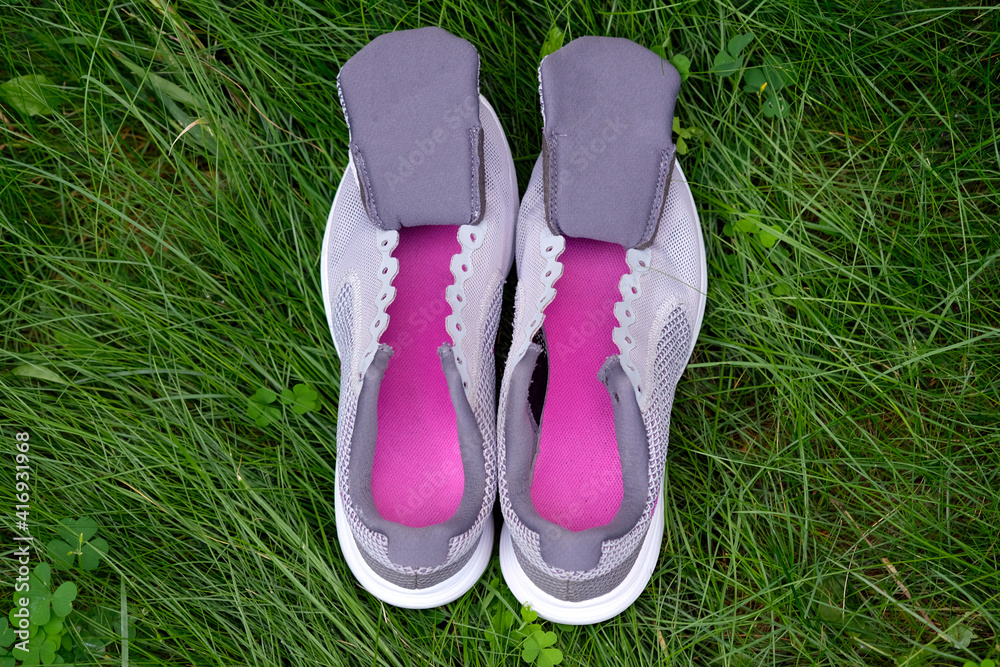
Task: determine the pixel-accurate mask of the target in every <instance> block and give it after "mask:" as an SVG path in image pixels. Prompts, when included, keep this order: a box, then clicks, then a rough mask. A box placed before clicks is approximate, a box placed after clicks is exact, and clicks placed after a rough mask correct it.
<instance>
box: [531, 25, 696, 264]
mask: <svg viewBox="0 0 1000 667" xmlns="http://www.w3.org/2000/svg"><path fill="white" fill-rule="evenodd" d="M539 81H540V84H541V98H542V116H543V118H544V122H545V129H544V146H543V164H544V170H545V171H544V176H545V215H546V219H547V220H548V223H549V227H551V228H552V230H553V232H554V233H557V234H564V235H566V236H576V237H581V238H588V239H594V240H597V241H607V242H612V243H620V244H621V245H623V246H625V247H626V248H635V247H642V246H645V245H646V244H648V243H649V242H650V241H652V239H653V237H654V236H655V234H656V228H657V225H658V223H659V219H660V214H661V212H662V209H663V201H664V198H665V194H666V191H667V187H668V185H669V182H670V176H671V171H672V168H673V161H674V144H673V141H672V140H671V136H670V133H671V127H672V123H673V116H674V103H675V102H676V100H677V92H678V90H679V88H680V81H681V80H680V75H679V74H678V73H677V70H675V69H674V67H673V65H671V64H670V63H668V62H667V61H666V60H664V59H662V58H660V57H659V56H658V55H656V54H655V53H653V52H652V51H650V50H649V49H646V48H645V47H642V46H639V45H638V44H636V43H635V42H631V41H629V40H627V39H618V38H614V37H581V38H579V39H575V40H573V41H572V42H570V43H569V44H568V45H566V46H564V47H563V48H561V49H559V50H558V51H556V52H555V53H553V54H551V55H550V56H548V57H546V58H545V59H544V60H543V61H542V64H541V66H540V67H539Z"/></svg>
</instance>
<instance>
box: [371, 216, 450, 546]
mask: <svg viewBox="0 0 1000 667" xmlns="http://www.w3.org/2000/svg"><path fill="white" fill-rule="evenodd" d="M457 234H458V229H457V228H456V227H454V226H452V225H429V226H425V227H410V228H403V229H401V230H400V231H399V245H398V246H397V247H396V250H395V251H394V252H393V257H395V258H397V259H398V260H399V274H398V275H397V276H396V278H395V280H393V282H392V284H393V286H394V287H395V288H396V298H395V299H394V300H393V302H392V303H391V304H390V305H389V308H388V309H387V310H386V312H387V313H388V314H389V326H388V328H387V329H386V330H385V332H384V333H383V334H382V342H383V343H385V344H387V345H389V346H391V347H392V348H393V350H394V354H393V356H392V358H391V359H390V360H389V366H388V369H387V370H386V373H385V377H384V378H383V380H382V387H381V389H380V390H379V395H378V437H377V439H376V442H375V464H374V468H373V469H372V494H373V495H374V497H375V508H376V509H377V510H378V512H379V514H380V515H382V517H383V518H385V519H388V520H390V521H395V522H397V523H401V524H403V525H405V526H413V527H420V526H429V525H432V524H436V523H441V522H442V521H446V520H448V519H449V518H451V516H452V515H453V514H454V513H455V510H456V509H458V505H459V503H460V502H461V500H462V491H463V489H464V487H465V472H464V470H463V469H462V457H461V453H460V451H459V447H458V432H457V430H456V421H455V409H454V407H453V406H452V402H451V394H450V393H449V392H448V383H447V381H446V380H445V376H444V371H443V370H442V369H441V358H440V357H439V356H438V352H437V350H438V348H439V347H440V346H441V344H442V343H450V342H451V338H450V336H449V335H448V332H447V329H446V328H445V322H444V320H445V318H446V317H447V316H448V315H450V314H451V307H450V306H449V305H448V302H447V300H446V299H445V289H446V288H447V287H448V286H449V285H451V284H452V283H453V282H454V281H455V279H454V276H452V274H451V270H450V269H449V268H448V267H449V263H450V261H451V257H452V255H454V254H455V253H458V252H460V251H461V244H460V243H459V242H458V236H457Z"/></svg>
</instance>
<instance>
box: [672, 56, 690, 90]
mask: <svg viewBox="0 0 1000 667" xmlns="http://www.w3.org/2000/svg"><path fill="white" fill-rule="evenodd" d="M670 64H671V65H673V66H674V67H675V68H677V73H678V74H680V75H681V83H683V82H685V81H687V80H688V77H690V76H691V61H690V60H689V59H688V57H687V56H685V55H684V54H683V53H675V54H674V57H673V58H671V59H670Z"/></svg>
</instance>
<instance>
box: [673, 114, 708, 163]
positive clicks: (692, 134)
mask: <svg viewBox="0 0 1000 667" xmlns="http://www.w3.org/2000/svg"><path fill="white" fill-rule="evenodd" d="M673 130H674V133H675V134H677V141H675V142H674V147H675V148H676V149H677V152H678V153H680V154H681V155H687V152H688V145H687V139H699V138H700V137H701V134H702V130H701V128H700V127H681V121H680V119H679V118H677V117H676V116H674V126H673Z"/></svg>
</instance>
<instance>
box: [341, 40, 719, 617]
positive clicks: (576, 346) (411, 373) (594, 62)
mask: <svg viewBox="0 0 1000 667" xmlns="http://www.w3.org/2000/svg"><path fill="white" fill-rule="evenodd" d="M538 75H539V92H540V96H541V110H542V118H543V123H544V132H543V137H544V138H543V145H542V151H541V155H540V156H539V157H538V160H537V162H536V163H535V167H534V170H533V172H532V175H531V181H530V182H529V184H528V189H527V192H526V193H525V195H524V198H523V200H522V201H521V202H520V206H518V204H519V202H518V192H517V179H516V176H515V172H514V163H513V160H512V158H511V153H510V149H509V147H508V145H507V140H506V138H505V136H504V132H503V129H502V127H501V126H500V122H499V120H498V119H497V116H496V114H495V113H494V111H493V109H492V107H491V106H490V104H489V103H488V102H487V101H486V99H485V98H484V97H482V95H480V94H479V56H478V54H477V52H476V50H475V48H474V47H473V46H472V45H471V44H470V43H469V42H467V41H465V40H463V39H460V38H458V37H455V36H454V35H451V34H449V33H448V32H445V31H444V30H441V29H439V28H422V29H419V30H406V31H400V32H394V33H390V34H386V35H382V36H380V37H378V38H376V39H375V40H373V41H372V42H371V43H369V44H368V45H367V46H365V47H364V48H363V49H361V51H359V52H358V53H357V54H356V55H355V56H354V57H352V58H351V59H350V60H349V61H348V62H347V63H345V65H344V66H343V68H342V69H341V72H340V75H339V77H338V87H339V92H340V100H341V104H342V106H343V111H344V116H345V118H346V120H347V124H348V128H349V130H350V159H349V163H348V167H347V170H346V171H345V173H344V177H343V179H342V180H341V182H340V186H339V187H338V189H337V194H336V197H335V198H334V201H333V207H332V210H331V211H330V217H329V220H328V223H327V228H326V235H325V238H324V241H323V255H322V269H321V270H322V282H323V299H324V303H325V305H326V312H327V317H328V321H329V325H330V330H331V332H332V334H333V339H334V344H335V346H336V349H337V354H338V355H339V357H340V363H341V380H340V402H339V410H338V421H337V474H336V520H337V534H338V538H339V541H340V544H341V548H342V550H343V552H344V557H345V559H346V561H347V563H348V565H349V566H350V568H351V571H352V572H353V573H354V575H355V576H356V577H357V579H358V581H359V582H360V583H361V585H362V586H364V588H365V589H367V590H368V591H369V592H371V593H372V594H373V595H375V596H376V597H378V598H379V599H381V600H383V601H385V602H388V603H390V604H393V605H397V606H401V607H409V608H427V607H434V606H438V605H442V604H445V603H447V602H450V601H452V600H454V599H456V598H457V597H459V596H460V595H462V594H463V593H465V592H466V591H468V590H469V589H470V588H471V587H472V586H473V585H474V584H475V582H476V581H477V580H478V578H479V577H480V575H481V574H482V573H483V571H484V570H485V568H486V567H487V565H488V563H489V560H490V557H491V555H492V551H493V537H494V527H493V516H492V510H493V505H494V501H495V499H496V497H497V492H498V489H499V498H500V506H501V509H502V511H503V518H504V525H503V529H502V532H501V536H500V565H501V569H502V571H503V575H504V578H505V580H506V582H507V584H508V585H509V586H510V589H511V591H512V592H513V593H514V595H515V596H516V597H517V598H518V599H519V600H521V601H522V602H526V603H529V604H530V605H531V606H532V608H533V609H535V610H536V611H537V612H538V613H539V615H541V616H542V617H543V618H547V619H549V620H552V621H555V622H559V623H569V624H587V623H595V622H598V621H601V620H605V619H607V618H610V617H612V616H615V615H616V614H618V613H620V612H621V611H623V610H624V609H626V608H627V607H628V606H629V605H631V604H632V602H633V601H634V600H635V599H636V598H637V597H638V596H639V594H640V593H641V592H642V590H643V589H644V588H645V587H646V585H647V584H648V582H649V579H650V577H651V575H652V572H653V569H654V567H655V565H656V560H657V556H658V555H659V551H660V542H661V538H662V535H663V507H662V501H663V488H662V487H663V477H664V459H665V455H666V449H667V433H668V429H669V424H670V407H671V404H672V401H673V395H674V388H675V387H676V385H677V382H678V380H679V378H680V376H681V373H682V372H683V370H684V367H685V365H686V364H687V362H688V359H689V357H690V355H691V352H692V350H693V348H694V343H695V339H696V337H697V334H698V330H699V328H700V326H701V320H702V315H703V313H704V309H705V290H706V265H705V251H704V246H703V242H702V236H701V230H700V226H699V221H698V216H697V213H696V211H695V207H694V202H693V200H692V198H691V193H690V190H689V189H688V186H687V183H686V182H685V179H684V174H683V172H682V171H681V168H680V165H679V164H678V163H677V161H676V160H675V157H674V145H673V142H672V140H671V127H672V120H673V110H674V103H675V101H676V99H677V93H678V89H679V86H680V77H679V75H678V73H677V72H676V70H675V69H674V68H673V67H672V66H671V65H670V64H669V63H668V62H667V61H665V60H663V59H662V58H660V57H659V56H658V55H656V54H654V53H653V52H652V51H649V50H648V49H646V48H643V47H641V46H639V45H637V44H635V43H633V42H630V41H628V40H624V39H615V38H607V37H582V38H579V39H577V40H574V41H573V42H571V43H570V44H568V45H566V46H565V47H563V48H561V49H559V50H558V51H556V52H555V53H553V54H551V55H549V56H548V57H546V58H545V59H544V60H543V61H542V63H541V65H540V67H539V71H538ZM515 259H516V261H517V277H518V282H517V291H516V296H515V309H514V323H513V340H512V344H511V348H510V353H509V356H508V358H507V360H506V366H505V370H504V374H503V381H502V384H501V389H500V399H499V408H497V407H496V405H497V403H496V400H495V399H496V396H495V387H496V379H495V378H496V376H495V373H496V370H495V360H494V342H495V339H496V334H497V327H498V324H499V321H500V317H501V303H502V301H503V296H502V294H503V286H504V282H505V280H506V278H507V275H508V272H509V270H510V267H511V264H512V262H513V261H514V260H515Z"/></svg>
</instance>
